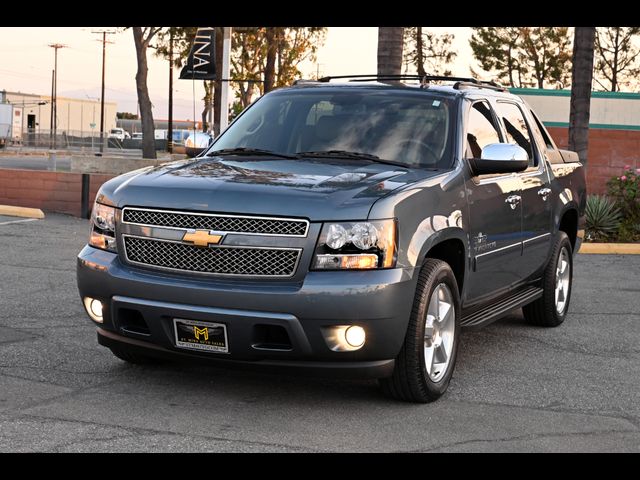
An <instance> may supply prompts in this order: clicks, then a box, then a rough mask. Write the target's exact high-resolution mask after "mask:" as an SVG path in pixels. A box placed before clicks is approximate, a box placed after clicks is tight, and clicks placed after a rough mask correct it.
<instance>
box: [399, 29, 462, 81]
mask: <svg viewBox="0 0 640 480" xmlns="http://www.w3.org/2000/svg"><path fill="white" fill-rule="evenodd" d="M454 38H455V37H454V35H452V34H450V33H444V34H442V35H437V34H435V33H433V32H429V31H424V30H423V29H422V27H405V29H404V51H405V63H406V64H411V65H413V66H415V67H416V70H417V71H418V75H426V74H427V70H425V66H426V67H427V69H428V73H430V74H432V75H451V70H448V69H446V66H447V65H448V64H449V63H451V62H452V61H453V59H454V58H455V57H456V55H457V54H456V52H455V51H454V50H452V49H451V43H452V42H453V39H454Z"/></svg>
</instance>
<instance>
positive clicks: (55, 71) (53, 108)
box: [49, 43, 67, 150]
mask: <svg viewBox="0 0 640 480" xmlns="http://www.w3.org/2000/svg"><path fill="white" fill-rule="evenodd" d="M49 46H50V47H51V48H53V49H54V50H55V54H54V62H53V98H52V99H51V116H52V119H53V124H52V125H51V128H52V129H53V149H54V150H55V149H56V129H57V126H58V49H59V48H66V47H67V46H66V45H63V44H61V43H50V44H49Z"/></svg>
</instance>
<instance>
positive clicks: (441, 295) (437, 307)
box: [424, 283, 456, 382]
mask: <svg viewBox="0 0 640 480" xmlns="http://www.w3.org/2000/svg"><path fill="white" fill-rule="evenodd" d="M455 331H456V312H455V306H454V304H453V295H452V294H451V290H450V289H449V287H448V286H447V285H445V284H444V283H440V284H439V285H438V286H437V287H436V288H435V289H434V290H433V293H432V294H431V298H430V299H429V306H428V307H427V316H426V319H425V325H424V366H425V368H426V371H427V375H428V376H429V378H430V379H431V381H433V382H438V381H439V380H440V379H442V377H443V376H444V374H445V372H446V371H447V367H448V366H449V363H450V362H451V356H452V354H453V337H454V335H455Z"/></svg>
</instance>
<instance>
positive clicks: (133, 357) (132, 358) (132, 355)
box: [109, 347, 161, 365]
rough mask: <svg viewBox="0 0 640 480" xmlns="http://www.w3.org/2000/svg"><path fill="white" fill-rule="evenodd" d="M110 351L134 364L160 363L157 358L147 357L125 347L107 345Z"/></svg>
mask: <svg viewBox="0 0 640 480" xmlns="http://www.w3.org/2000/svg"><path fill="white" fill-rule="evenodd" d="M109 350H111V353H113V354H114V355H115V356H116V357H118V358H119V359H120V360H123V361H125V362H127V363H132V364H134V365H153V364H156V363H161V362H160V360H159V359H157V358H154V357H149V356H147V355H143V354H141V353H138V352H134V351H132V350H130V349H129V348H127V347H109Z"/></svg>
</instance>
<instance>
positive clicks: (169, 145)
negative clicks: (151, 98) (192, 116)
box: [167, 27, 173, 153]
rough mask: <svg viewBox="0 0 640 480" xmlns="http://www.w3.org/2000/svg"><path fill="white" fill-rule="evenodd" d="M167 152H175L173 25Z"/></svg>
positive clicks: (170, 48) (170, 42)
mask: <svg viewBox="0 0 640 480" xmlns="http://www.w3.org/2000/svg"><path fill="white" fill-rule="evenodd" d="M168 127H169V128H168V129H167V130H168V132H167V152H169V153H173V27H169V125H168Z"/></svg>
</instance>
